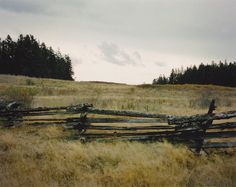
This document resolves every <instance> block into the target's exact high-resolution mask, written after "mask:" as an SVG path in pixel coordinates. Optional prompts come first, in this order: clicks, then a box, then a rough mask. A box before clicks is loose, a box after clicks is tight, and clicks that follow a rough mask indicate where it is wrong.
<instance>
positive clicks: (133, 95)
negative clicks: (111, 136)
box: [0, 75, 236, 187]
mask: <svg viewBox="0 0 236 187" xmlns="http://www.w3.org/2000/svg"><path fill="white" fill-rule="evenodd" d="M14 97H15V98H18V99H22V100H24V101H26V102H27V103H28V105H29V106H30V105H31V107H39V106H66V105H72V104H73V105H74V104H79V103H92V104H93V105H94V106H95V107H96V108H106V109H122V110H135V111H143V112H150V113H167V114H176V115H191V114H198V113H206V112H207V110H208V106H209V103H210V100H211V99H213V98H214V99H216V105H217V106H218V108H217V111H230V110H235V108H236V88H230V87H220V86H212V85H204V86H203V85H163V86H152V85H137V86H135V85H126V84H115V83H103V82H71V81H61V80H52V79H36V78H29V77H23V76H8V75H0V98H7V99H14ZM67 133H68V132H66V131H64V130H63V128H62V127H56V126H48V127H29V126H21V127H18V128H12V129H3V128H2V129H1V128H0V186H9V187H12V186H37V187H39V186H91V187H92V186H108V187H110V186H140V187H141V186H219V187H221V186H236V177H235V176H236V157H235V151H234V150H228V151H227V152H223V151H220V152H211V153H210V155H206V154H203V155H201V156H197V155H194V154H193V153H192V152H191V151H189V150H187V149H186V148H185V147H183V146H173V145H170V144H168V143H167V142H166V143H149V144H147V143H146V144H144V143H131V142H119V143H97V142H93V143H85V144H82V143H80V142H77V141H68V140H67V139H66V138H65V137H67V136H68V134H67Z"/></svg>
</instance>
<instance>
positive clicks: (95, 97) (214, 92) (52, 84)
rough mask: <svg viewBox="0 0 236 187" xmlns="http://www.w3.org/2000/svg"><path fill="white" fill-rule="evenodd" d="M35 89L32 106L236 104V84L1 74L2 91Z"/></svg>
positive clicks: (185, 109)
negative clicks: (151, 82)
mask: <svg viewBox="0 0 236 187" xmlns="http://www.w3.org/2000/svg"><path fill="white" fill-rule="evenodd" d="M16 87H17V88H19V89H24V90H26V91H28V90H29V91H31V92H34V93H35V96H34V100H33V103H32V107H38V106H65V105H71V104H79V103H92V104H93V105H94V106H95V107H98V108H108V109H125V110H137V111H144V112H155V113H169V114H177V115H186V114H195V113H204V112H206V111H207V108H208V105H209V103H210V100H211V99H213V98H214V99H216V105H217V106H218V108H217V110H218V111H221V110H232V109H234V108H235V107H236V88H230V87H221V86H213V85H160V86H152V85H138V86H133V85H132V86H131V85H126V84H115V83H102V82H72V81H61V80H52V79H35V78H28V77H23V76H8V75H0V88H1V89H0V95H1V94H2V93H3V92H4V90H6V89H11V88H16Z"/></svg>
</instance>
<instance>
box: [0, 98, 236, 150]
mask: <svg viewBox="0 0 236 187" xmlns="http://www.w3.org/2000/svg"><path fill="white" fill-rule="evenodd" d="M14 105H17V103H14V102H13V103H11V104H8V105H7V106H6V107H3V108H2V109H0V123H2V124H3V126H5V127H12V126H18V125H31V126H38V125H40V126H43V125H63V126H64V127H65V129H67V130H75V132H76V133H75V137H74V139H78V140H80V141H83V142H89V141H147V142H153V141H166V140H167V141H169V142H171V143H174V144H185V145H186V146H188V147H189V148H191V149H195V151H196V152H197V153H199V152H200V151H201V150H202V149H206V148H232V147H236V120H235V118H236V111H229V112H224V113H213V111H214V110H215V109H216V107H215V101H214V100H212V102H211V104H210V106H209V110H208V112H207V113H206V114H202V115H193V116H174V115H165V114H150V113H149V114H148V113H141V112H133V111H118V110H102V109H96V108H93V106H92V105H90V104H80V105H76V106H68V107H54V108H34V109H25V110H19V109H14Z"/></svg>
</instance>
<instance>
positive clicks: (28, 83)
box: [25, 79, 35, 86]
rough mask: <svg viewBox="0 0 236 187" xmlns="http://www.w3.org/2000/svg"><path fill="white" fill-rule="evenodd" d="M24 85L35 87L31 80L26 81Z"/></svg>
mask: <svg viewBox="0 0 236 187" xmlns="http://www.w3.org/2000/svg"><path fill="white" fill-rule="evenodd" d="M25 84H26V85H28V86H32V85H35V83H34V81H32V80H31V79H26V80H25Z"/></svg>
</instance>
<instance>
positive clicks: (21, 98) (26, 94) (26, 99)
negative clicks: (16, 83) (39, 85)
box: [2, 87, 37, 108]
mask: <svg viewBox="0 0 236 187" xmlns="http://www.w3.org/2000/svg"><path fill="white" fill-rule="evenodd" d="M36 93H37V90H36V89H29V88H20V87H9V88H7V89H6V90H5V91H3V93H2V96H3V97H4V98H5V100H6V101H16V102H20V103H22V106H23V107H24V108H27V107H30V106H31V104H32V102H33V99H34V96H35V95H36Z"/></svg>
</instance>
